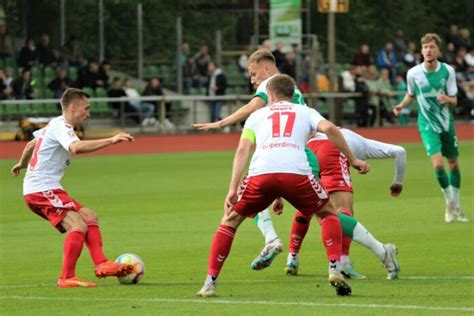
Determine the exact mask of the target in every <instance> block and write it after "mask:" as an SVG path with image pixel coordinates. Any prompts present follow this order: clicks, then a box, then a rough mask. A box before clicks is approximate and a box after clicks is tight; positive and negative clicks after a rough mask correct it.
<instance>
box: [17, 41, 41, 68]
mask: <svg viewBox="0 0 474 316" xmlns="http://www.w3.org/2000/svg"><path fill="white" fill-rule="evenodd" d="M37 58H38V55H37V51H36V46H35V42H34V41H33V40H32V39H31V38H29V39H27V40H26V41H25V45H24V46H23V47H22V48H21V50H20V55H19V57H18V67H21V68H31V67H33V66H34V65H35V63H36V59H37Z"/></svg>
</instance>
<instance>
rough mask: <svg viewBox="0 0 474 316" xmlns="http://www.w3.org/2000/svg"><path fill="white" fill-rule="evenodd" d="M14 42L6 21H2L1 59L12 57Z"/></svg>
mask: <svg viewBox="0 0 474 316" xmlns="http://www.w3.org/2000/svg"><path fill="white" fill-rule="evenodd" d="M12 53H13V40H12V37H11V36H10V34H8V32H7V26H6V24H5V22H4V21H0V59H5V58H9V57H12Z"/></svg>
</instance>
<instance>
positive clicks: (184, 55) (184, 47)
mask: <svg viewBox="0 0 474 316" xmlns="http://www.w3.org/2000/svg"><path fill="white" fill-rule="evenodd" d="M189 51H190V47H189V44H188V43H186V42H184V43H183V44H181V51H180V52H179V65H180V66H182V65H184V63H185V62H186V60H187V59H188V57H189Z"/></svg>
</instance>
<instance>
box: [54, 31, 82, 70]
mask: <svg viewBox="0 0 474 316" xmlns="http://www.w3.org/2000/svg"><path fill="white" fill-rule="evenodd" d="M59 55H60V61H61V62H62V66H64V67H65V68H69V66H73V67H84V66H85V65H86V60H85V59H84V55H83V54H82V50H81V47H80V45H79V42H78V41H77V38H76V37H75V36H74V35H73V36H71V37H70V38H69V40H68V41H67V42H66V43H65V44H64V45H63V46H62V47H61V48H60V50H59Z"/></svg>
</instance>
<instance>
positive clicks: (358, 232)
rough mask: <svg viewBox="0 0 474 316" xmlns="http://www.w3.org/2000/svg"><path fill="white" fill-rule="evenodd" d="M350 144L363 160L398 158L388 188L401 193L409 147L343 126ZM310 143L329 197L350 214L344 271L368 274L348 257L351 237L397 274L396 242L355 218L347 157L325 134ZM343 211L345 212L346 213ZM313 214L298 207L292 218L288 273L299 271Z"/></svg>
mask: <svg viewBox="0 0 474 316" xmlns="http://www.w3.org/2000/svg"><path fill="white" fill-rule="evenodd" d="M341 133H342V135H343V136H344V139H345V140H346V142H347V144H348V145H349V148H350V149H351V151H352V152H353V153H354V155H355V156H356V157H357V158H359V159H362V160H367V159H370V158H375V159H382V158H392V157H393V158H395V176H394V179H393V182H392V184H391V185H390V188H389V192H390V195H391V196H393V197H398V196H399V195H400V193H401V192H402V189H403V179H404V175H405V166H406V151H405V149H404V148H403V147H401V146H396V145H392V144H386V143H382V142H378V141H375V140H371V139H367V138H364V137H362V136H360V135H359V134H357V133H354V132H353V131H351V130H349V129H345V128H342V129H341ZM307 146H308V147H309V148H310V149H311V150H312V151H313V152H314V153H315V154H316V157H317V158H318V161H319V164H320V168H321V171H320V176H321V183H322V185H323V186H324V188H325V189H326V190H327V191H328V193H329V196H330V200H331V201H332V202H333V204H334V205H335V207H336V209H337V210H338V212H339V216H340V217H347V216H349V217H350V218H345V220H342V221H341V222H344V223H345V224H346V225H343V236H342V255H341V265H342V273H343V275H344V276H345V277H349V278H355V279H364V278H365V277H366V276H364V275H362V274H360V273H358V272H357V271H355V270H354V268H353V267H352V264H351V261H350V260H349V249H350V245H351V241H352V240H354V241H356V242H358V243H360V244H361V245H363V246H365V247H367V248H368V249H370V250H372V252H373V253H374V254H375V255H376V256H377V258H378V259H379V260H380V261H381V262H382V264H383V266H384V267H385V269H386V270H387V272H388V275H387V279H389V280H393V279H397V278H398V272H399V271H400V265H399V263H398V260H397V256H396V254H397V249H396V247H395V245H393V244H385V245H384V244H382V243H381V242H380V241H378V240H377V239H375V238H374V236H373V235H372V234H370V233H369V232H368V231H367V229H365V227H364V226H362V224H360V223H359V222H358V221H357V220H356V219H355V218H353V217H352V216H353V193H352V192H353V190H352V181H351V175H350V172H349V164H348V162H347V158H346V157H345V156H344V154H343V153H341V151H340V150H339V149H338V148H337V147H336V146H334V145H333V144H332V143H331V142H330V141H329V140H328V138H327V136H326V135H325V134H322V133H316V135H315V136H314V137H313V138H311V139H310V140H309V141H308V143H307ZM343 214H344V215H343ZM310 220H311V216H305V215H304V214H302V213H301V212H299V211H297V212H296V214H295V217H294V220H293V225H292V228H291V235H290V249H289V254H288V258H287V263H286V268H285V271H286V273H287V274H289V275H296V274H298V267H299V250H300V248H301V244H302V242H303V239H304V237H305V235H306V232H307V231H308V228H309V222H310Z"/></svg>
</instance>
